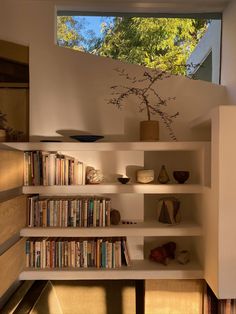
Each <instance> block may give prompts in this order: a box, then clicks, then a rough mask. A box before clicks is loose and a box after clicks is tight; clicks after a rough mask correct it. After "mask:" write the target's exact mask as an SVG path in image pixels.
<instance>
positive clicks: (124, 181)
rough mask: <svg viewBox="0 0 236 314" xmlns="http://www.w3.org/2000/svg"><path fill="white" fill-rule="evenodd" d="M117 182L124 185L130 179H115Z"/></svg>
mask: <svg viewBox="0 0 236 314" xmlns="http://www.w3.org/2000/svg"><path fill="white" fill-rule="evenodd" d="M117 180H118V181H119V182H120V183H122V184H126V183H128V182H129V180H130V178H117Z"/></svg>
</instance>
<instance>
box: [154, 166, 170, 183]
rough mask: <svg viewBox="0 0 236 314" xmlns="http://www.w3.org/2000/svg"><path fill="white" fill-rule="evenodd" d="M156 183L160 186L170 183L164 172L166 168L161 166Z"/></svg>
mask: <svg viewBox="0 0 236 314" xmlns="http://www.w3.org/2000/svg"><path fill="white" fill-rule="evenodd" d="M157 181H158V182H159V183H161V184H165V183H168V182H169V181H170V178H169V176H168V173H167V171H166V167H165V166H164V165H163V166H161V170H160V172H159V175H158V177H157Z"/></svg>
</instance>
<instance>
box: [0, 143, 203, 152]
mask: <svg viewBox="0 0 236 314" xmlns="http://www.w3.org/2000/svg"><path fill="white" fill-rule="evenodd" d="M207 143H208V142H113V143H107V142H98V143H97V142H96V143H80V142H57V143H48V142H39V143H37V142H22V143H20V142H18V143H12V142H9V143H7V142H6V143H1V145H0V149H16V150H21V151H27V150H46V151H197V150H200V149H202V148H204V146H205V145H206V144H207Z"/></svg>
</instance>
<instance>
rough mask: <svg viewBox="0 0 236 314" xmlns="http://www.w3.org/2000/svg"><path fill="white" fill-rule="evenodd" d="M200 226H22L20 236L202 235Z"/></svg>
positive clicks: (156, 224) (147, 224)
mask: <svg viewBox="0 0 236 314" xmlns="http://www.w3.org/2000/svg"><path fill="white" fill-rule="evenodd" d="M202 234H203V232H202V228H201V226H199V225H197V224H194V223H180V224H178V225H166V224H161V223H158V222H143V223H137V224H132V225H130V224H128V225H125V224H120V225H118V226H111V227H103V228H101V227H88V228H79V227H77V228H72V227H67V228H55V227H48V228H35V227H34V228H24V229H22V230H21V232H20V235H21V237H121V236H127V237H129V236H131V237H136V236H137V235H139V236H144V237H149V236H188V237H191V236H202Z"/></svg>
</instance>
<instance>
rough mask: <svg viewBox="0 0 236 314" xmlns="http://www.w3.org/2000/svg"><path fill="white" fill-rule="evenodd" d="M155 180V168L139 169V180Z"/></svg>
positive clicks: (146, 181) (144, 181)
mask: <svg viewBox="0 0 236 314" xmlns="http://www.w3.org/2000/svg"><path fill="white" fill-rule="evenodd" d="M153 181H154V170H138V171H137V182H139V183H150V182H153Z"/></svg>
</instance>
